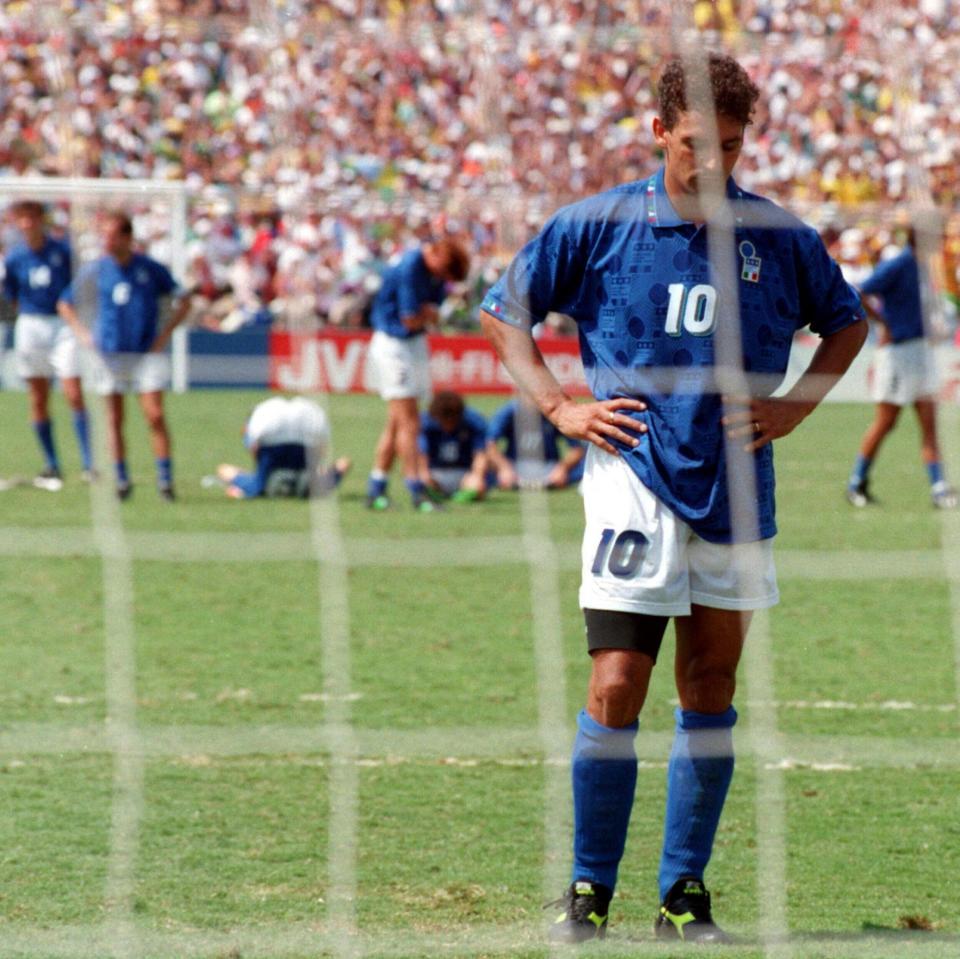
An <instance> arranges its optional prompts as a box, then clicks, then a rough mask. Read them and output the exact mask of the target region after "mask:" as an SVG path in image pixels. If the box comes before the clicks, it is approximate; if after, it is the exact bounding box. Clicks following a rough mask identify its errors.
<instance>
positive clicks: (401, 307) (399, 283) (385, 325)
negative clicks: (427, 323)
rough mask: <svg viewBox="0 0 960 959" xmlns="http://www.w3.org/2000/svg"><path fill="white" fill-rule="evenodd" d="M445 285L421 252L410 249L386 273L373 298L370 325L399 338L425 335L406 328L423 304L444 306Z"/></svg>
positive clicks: (419, 331) (420, 331)
mask: <svg viewBox="0 0 960 959" xmlns="http://www.w3.org/2000/svg"><path fill="white" fill-rule="evenodd" d="M445 292H446V284H445V283H444V281H443V280H440V279H437V278H436V277H434V276H433V274H432V273H431V272H430V271H429V270H428V269H427V265H426V263H424V261H423V253H421V252H420V250H410V251H409V252H407V253H405V254H404V255H403V257H402V258H401V259H400V261H399V262H398V263H396V264H395V265H394V266H392V267H390V268H389V269H388V270H386V272H385V273H384V274H383V283H382V285H381V287H380V289H379V290H378V291H377V295H376V296H375V297H374V298H373V304H372V305H371V308H370V325H371V326H372V327H373V328H374V329H375V330H381V331H383V332H384V333H389V334H390V336H396V337H398V338H400V339H403V340H405V339H409V338H410V337H412V336H420V335H422V332H423V331H422V330H418V331H416V332H411V331H410V330H408V329H407V328H406V327H405V326H404V325H403V320H404V318H405V317H409V316H413V315H414V314H416V313H417V312H418V311H419V309H420V307H421V306H422V305H423V304H424V303H437V304H439V303H442V302H443V297H444V294H445Z"/></svg>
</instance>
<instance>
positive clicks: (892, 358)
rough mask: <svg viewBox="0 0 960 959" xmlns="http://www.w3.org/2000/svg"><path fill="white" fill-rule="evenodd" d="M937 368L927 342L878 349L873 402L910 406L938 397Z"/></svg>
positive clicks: (875, 354) (906, 341)
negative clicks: (917, 401)
mask: <svg viewBox="0 0 960 959" xmlns="http://www.w3.org/2000/svg"><path fill="white" fill-rule="evenodd" d="M938 390H939V385H938V382H937V367H936V363H935V361H934V355H933V350H931V349H930V347H929V346H928V345H927V342H926V340H923V339H915V340H905V341H904V342H903V343H888V344H887V345H886V346H878V347H877V349H876V352H875V353H874V355H873V378H872V379H871V382H870V398H871V399H872V400H873V402H874V403H892V404H893V405H894V406H909V405H910V404H911V403H913V402H915V401H916V400H922V399H932V398H933V397H935V396H936V395H937V391H938Z"/></svg>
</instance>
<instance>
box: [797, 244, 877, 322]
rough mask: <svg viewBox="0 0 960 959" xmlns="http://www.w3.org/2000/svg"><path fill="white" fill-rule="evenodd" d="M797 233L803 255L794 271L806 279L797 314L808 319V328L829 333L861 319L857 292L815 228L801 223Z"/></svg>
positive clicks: (802, 287)
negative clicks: (801, 227) (801, 261)
mask: <svg viewBox="0 0 960 959" xmlns="http://www.w3.org/2000/svg"><path fill="white" fill-rule="evenodd" d="M797 237H798V240H797V243H798V253H799V255H800V256H801V257H802V259H803V263H802V264H801V266H802V269H801V270H799V271H798V272H799V275H800V276H801V277H803V278H804V279H805V281H806V282H805V284H803V285H802V286H801V289H800V291H799V292H800V298H801V302H800V316H801V317H803V319H804V320H807V321H808V322H809V325H810V329H811V331H812V332H814V333H816V334H817V335H818V336H821V337H823V336H830V335H831V334H833V333H837V332H839V331H840V330H842V329H844V328H845V327H847V326H850V325H851V324H853V323H856V322H857V321H858V320H860V319H862V318H863V307H862V306H861V305H860V295H859V294H858V293H857V291H856V290H855V289H854V288H853V287H852V286H850V284H849V283H847V281H846V280H845V279H844V278H843V273H841V271H840V267H839V266H838V265H837V263H836V262H835V261H834V260H833V259H832V258H831V256H830V254H829V253H828V252H827V250H826V247H825V246H824V245H823V241H822V240H821V239H820V237H819V235H818V234H817V232H816V231H815V230H814V229H812V228H810V227H804V228H803V229H802V230H800V231H799V232H798V234H797Z"/></svg>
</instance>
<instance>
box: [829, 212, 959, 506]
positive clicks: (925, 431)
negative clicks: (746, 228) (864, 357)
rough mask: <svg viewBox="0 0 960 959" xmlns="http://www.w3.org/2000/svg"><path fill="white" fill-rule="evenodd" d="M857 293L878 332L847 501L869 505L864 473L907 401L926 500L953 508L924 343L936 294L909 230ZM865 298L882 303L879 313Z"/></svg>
mask: <svg viewBox="0 0 960 959" xmlns="http://www.w3.org/2000/svg"><path fill="white" fill-rule="evenodd" d="M860 292H861V293H862V294H863V295H864V298H865V299H864V305H865V306H866V308H867V310H868V312H869V314H870V317H871V319H873V320H875V321H876V323H877V326H878V329H879V342H878V346H877V351H876V354H875V359H874V370H873V373H874V375H873V382H872V384H871V393H872V397H871V398H872V399H873V401H874V403H876V407H875V409H874V414H873V422H872V423H871V424H870V426H869V427H868V428H867V431H866V433H864V435H863V438H862V439H861V440H860V450H859V452H858V454H857V459H856V462H855V463H854V465H853V471H852V472H851V474H850V479H849V480H848V481H847V501H848V502H849V503H850V504H851V505H852V506H857V507H863V506H869V505H870V504H871V503H873V502H875V500H874V498H873V496H872V495H871V493H870V469H871V467H872V466H873V464H874V461H875V460H876V458H877V454H878V453H879V452H880V447H881V445H882V444H883V441H884V440H885V439H886V438H887V434H889V433H890V431H891V430H892V429H893V428H894V427H895V426H896V425H897V420H898V419H899V417H900V411H901V410H902V409H903V407H904V406H907V405H908V404H910V403H912V404H913V409H914V411H915V412H916V414H917V422H918V423H919V425H920V458H921V459H922V460H923V464H924V466H925V467H926V470H927V476H928V477H929V479H930V500H931V502H932V503H933V505H934V506H936V507H938V508H940V509H954V508H955V507H956V505H957V493H956V490H954V489H953V487H952V486H950V484H949V483H948V482H947V480H946V477H945V476H944V472H943V463H942V462H941V459H940V444H939V442H938V440H937V403H936V395H937V389H938V384H937V370H936V364H935V360H934V356H933V352H932V350H931V349H930V347H929V345H928V342H927V333H928V329H929V333H930V334H932V333H933V327H934V326H935V322H934V320H935V317H934V308H935V302H934V297H935V296H936V293H935V291H934V289H933V285H932V284H931V282H930V276H929V271H928V270H927V267H926V265H925V264H921V262H920V259H919V258H918V257H917V236H916V231H915V230H914V229H913V228H912V227H911V228H910V229H908V231H907V244H906V246H905V247H904V248H903V249H902V250H901V251H900V253H899V254H897V255H896V256H894V257H892V258H890V259H888V260H884V261H883V262H882V263H880V265H879V266H878V267H877V268H876V269H875V270H874V271H873V273H871V274H870V276H868V277H867V278H866V279H865V280H864V281H863V283H861V284H860ZM871 297H878V298H880V300H881V301H882V303H881V308H880V309H879V310H877V309H876V308H875V307H874V306H873V304H872V303H871V301H870V298H871ZM925 319H926V322H925Z"/></svg>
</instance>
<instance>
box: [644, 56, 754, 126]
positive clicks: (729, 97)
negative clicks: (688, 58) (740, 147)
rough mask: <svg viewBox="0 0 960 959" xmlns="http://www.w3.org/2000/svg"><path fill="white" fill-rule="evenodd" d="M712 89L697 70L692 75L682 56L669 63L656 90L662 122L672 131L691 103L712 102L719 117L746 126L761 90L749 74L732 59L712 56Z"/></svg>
mask: <svg viewBox="0 0 960 959" xmlns="http://www.w3.org/2000/svg"><path fill="white" fill-rule="evenodd" d="M707 72H708V74H709V81H710V89H709V90H708V89H707V87H706V83H705V82H704V81H705V80H706V79H707V78H706V77H704V76H703V75H702V73H700V72H699V71H698V73H696V74H694V73H690V74H689V76H688V74H687V71H686V69H685V65H684V61H683V60H682V59H680V58H679V57H677V58H675V59H673V60H670V61H669V63H667V65H666V66H665V67H664V69H663V73H662V74H661V75H660V83H659V86H658V89H657V93H658V97H659V107H660V120H661V122H662V123H663V125H664V126H665V127H666V128H667V129H668V130H672V129H673V128H674V127H675V126H676V124H677V121H678V120H679V119H680V114H681V113H686V112H687V110H688V109H689V106H688V104H689V103H690V102H693V103H709V102H711V100H712V102H713V104H714V106H715V107H716V112H717V114H718V115H719V116H724V117H730V118H731V119H733V120H737V121H739V122H740V123H742V124H743V125H744V126H746V125H747V124H748V123H750V121H751V119H752V117H753V108H754V105H755V104H756V102H757V98H758V97H759V96H760V90H759V89H758V88H757V86H756V84H755V83H754V82H753V81H752V80H751V79H750V77H749V76H748V75H747V71H746V70H744V69H743V67H742V66H740V64H739V63H737V61H736V60H734V59H733V57H731V56H727V55H726V54H722V53H711V54H710V55H709V57H708V58H707Z"/></svg>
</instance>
